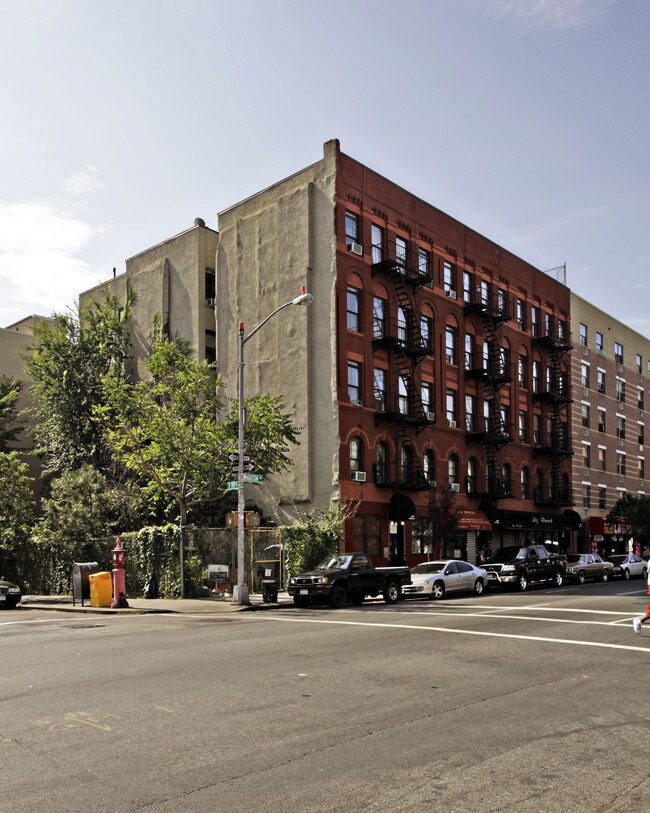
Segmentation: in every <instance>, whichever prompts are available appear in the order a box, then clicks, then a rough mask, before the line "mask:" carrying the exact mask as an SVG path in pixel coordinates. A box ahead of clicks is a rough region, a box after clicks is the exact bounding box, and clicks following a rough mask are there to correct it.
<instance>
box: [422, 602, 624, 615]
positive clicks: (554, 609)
mask: <svg viewBox="0 0 650 813" xmlns="http://www.w3.org/2000/svg"><path fill="white" fill-rule="evenodd" d="M438 607H446V608H449V607H450V605H449V604H437V605H436V606H434V607H431V609H430V610H428V611H427V612H424V611H423V610H409V613H410V614H411V615H417V614H418V613H420V614H422V615H429V614H430V613H435V612H437V611H438V610H437V608H438ZM457 607H458V609H459V610H473V609H474V608H476V609H481V610H486V611H488V612H493V613H500V612H503V611H504V610H509V611H511V612H512V611H513V610H514V611H516V612H524V611H526V610H543V611H544V612H545V613H585V614H591V615H624V616H628V617H629V615H630V614H629V613H623V612H620V610H579V609H575V608H574V609H571V608H569V607H549V606H547V605H546V604H531V605H526V606H524V607H517V606H512V607H510V606H507V607H493V606H491V605H489V604H458V605H457ZM477 615H478V613H477ZM481 615H482V614H481Z"/></svg>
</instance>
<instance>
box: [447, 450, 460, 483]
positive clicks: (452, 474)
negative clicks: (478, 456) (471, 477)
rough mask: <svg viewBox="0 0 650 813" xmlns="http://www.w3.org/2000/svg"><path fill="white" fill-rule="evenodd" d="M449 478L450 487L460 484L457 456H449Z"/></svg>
mask: <svg viewBox="0 0 650 813" xmlns="http://www.w3.org/2000/svg"><path fill="white" fill-rule="evenodd" d="M447 476H448V479H449V485H453V484H454V483H458V457H457V456H456V455H455V454H450V455H449V460H448V461H447Z"/></svg>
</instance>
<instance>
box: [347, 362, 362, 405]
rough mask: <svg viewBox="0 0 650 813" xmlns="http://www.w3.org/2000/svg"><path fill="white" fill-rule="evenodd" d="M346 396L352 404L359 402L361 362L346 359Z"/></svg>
mask: <svg viewBox="0 0 650 813" xmlns="http://www.w3.org/2000/svg"><path fill="white" fill-rule="evenodd" d="M348 398H349V399H350V402H351V403H353V404H357V403H361V363H360V362H358V361H348Z"/></svg>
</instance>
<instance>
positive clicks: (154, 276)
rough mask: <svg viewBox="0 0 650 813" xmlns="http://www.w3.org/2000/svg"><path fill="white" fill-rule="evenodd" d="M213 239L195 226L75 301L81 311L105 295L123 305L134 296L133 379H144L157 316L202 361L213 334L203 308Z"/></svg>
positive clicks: (215, 238) (209, 231) (211, 320)
mask: <svg viewBox="0 0 650 813" xmlns="http://www.w3.org/2000/svg"><path fill="white" fill-rule="evenodd" d="M218 242H219V235H218V233H217V232H216V231H214V230H213V229H210V228H207V227H206V226H204V225H199V224H195V225H194V226H192V228H190V229H188V230H187V231H184V232H182V233H181V234H178V235H176V236H175V237H172V238H170V239H169V240H165V241H164V242H162V243H159V244H158V245H156V246H153V247H152V248H149V249H147V250H146V251H142V252H140V253H139V254H136V255H135V256H134V257H131V258H130V259H128V260H127V261H126V272H125V273H124V274H120V275H119V276H117V277H114V278H112V279H109V280H107V281H106V282H105V283H102V284H100V285H97V286H95V287H94V288H91V289H90V290H88V291H84V293H82V294H81V295H80V298H79V301H80V305H81V306H82V307H83V306H84V305H85V303H87V302H88V301H89V300H90V299H93V298H94V299H97V300H99V299H101V296H102V291H103V290H106V291H107V292H108V293H110V294H111V295H112V296H115V297H116V298H117V299H118V301H120V302H124V301H126V296H127V292H128V291H129V290H134V291H135V293H136V297H137V299H136V304H135V307H134V316H133V320H132V334H131V339H132V343H133V357H134V363H135V367H136V371H137V375H138V376H139V377H141V376H143V375H144V365H143V361H144V359H145V358H146V356H147V353H148V347H149V337H150V335H151V331H152V327H153V323H154V318H155V316H156V315H159V316H160V317H161V318H162V320H163V323H166V324H167V326H168V328H169V332H170V335H172V336H174V335H178V336H180V337H182V338H183V339H185V340H186V341H188V342H189V343H190V345H191V346H192V348H193V349H194V350H195V351H196V354H197V357H198V358H199V359H203V358H205V346H206V330H211V331H214V308H212V307H207V306H206V303H205V272H206V269H212V270H214V267H215V258H216V252H217V245H218Z"/></svg>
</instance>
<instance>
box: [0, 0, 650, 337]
mask: <svg viewBox="0 0 650 813" xmlns="http://www.w3.org/2000/svg"><path fill="white" fill-rule="evenodd" d="M649 30H650V3H649V2H647V0H401V2H397V3H396V2H393V1H392V0H328V1H327V2H323V1H322V0H321V2H314V1H313V0H92V1H91V0H30V1H29V2H25V0H0V326H4V327H7V326H9V325H11V324H12V323H13V322H16V321H18V320H20V319H22V318H24V317H25V316H28V315H31V314H41V315H50V314H52V313H53V312H58V313H62V312H68V311H69V309H73V308H74V306H75V301H76V298H77V295H78V294H79V293H80V292H82V291H84V290H87V289H88V288H91V287H93V286H94V285H96V284H98V283H100V282H102V281H104V280H106V279H108V278H110V277H111V276H112V271H113V268H116V269H117V273H122V272H123V271H124V269H125V261H126V260H127V259H128V258H129V257H132V256H134V255H135V254H138V253H139V252H141V251H143V250H144V249H146V248H149V247H150V246H153V245H156V244H157V243H159V242H161V241H163V240H165V239H167V238H169V237H171V236H173V235H175V234H178V233H179V232H181V231H184V230H185V229H187V228H189V227H190V226H192V224H193V222H194V219H195V218H196V217H201V218H203V219H204V220H205V222H206V224H207V225H208V226H211V227H212V228H216V227H217V213H218V212H219V211H222V210H224V209H226V208H228V207H229V206H231V205H233V204H234V203H237V202H238V201H240V200H242V199H244V198H246V197H248V196H249V195H251V194H254V193H255V192H257V191H259V190H261V189H264V188H265V187H267V186H269V185H271V184H273V183H275V182H277V181H279V180H281V179H283V178H285V177H287V176H288V175H291V174H292V173H294V172H296V171H298V170H300V169H302V168H303V167H305V166H308V165H309V164H312V163H314V162H315V161H318V160H319V159H320V158H321V157H322V154H323V143H324V142H325V141H328V140H329V139H331V138H338V139H339V140H340V142H341V149H342V150H343V152H345V153H346V154H348V155H350V156H351V157H353V158H355V159H357V160H359V161H361V162H362V163H364V164H366V165H367V166H369V167H371V168H372V169H374V170H376V171H377V172H379V173H381V174H382V175H384V176H386V177H387V178H389V179H390V180H391V181H394V182H396V183H398V184H400V185H401V186H403V187H405V188H406V189H408V190H409V191H411V192H413V193H415V194H416V195H418V196H419V197H421V198H422V199H424V200H426V201H427V202H429V203H431V204H433V205H434V206H436V207H438V208H439V209H441V210H443V211H445V212H447V213H448V214H450V215H452V216H453V217H455V218H457V219H458V220H460V221H462V222H463V223H465V224H467V225H468V226H470V227H471V228H473V229H475V230H477V231H479V232H481V233H482V234H484V235H486V236H487V237H489V238H490V239H492V240H494V241H495V242H497V243H499V244H500V245H502V246H504V247H505V248H507V249H509V250H510V251H512V252H514V253H515V254H517V255H519V256H520V257H522V258H523V259H525V260H527V261H528V262H530V263H532V264H533V265H535V266H536V267H537V268H540V269H542V270H549V269H552V268H555V267H557V266H560V265H562V264H564V263H566V269H567V277H566V281H567V284H568V285H569V287H570V288H571V289H572V290H573V291H575V292H576V293H577V294H578V295H579V296H581V297H583V298H584V299H587V300H588V301H589V302H591V303H593V304H594V305H596V306H597V307H599V308H601V309H602V310H604V311H606V312H608V313H610V314H611V315H612V316H614V317H615V318H617V319H619V320H621V321H622V322H625V323H626V324H627V325H628V326H629V327H631V328H632V329H634V330H637V331H638V332H639V333H641V334H643V335H644V336H646V337H648V338H650V307H649V306H650V274H649V273H648V272H649V271H650V251H649V249H648V230H649V227H650V204H649V198H650V160H648V155H647V149H648V144H649V143H650V139H649V136H650V132H649V131H650V126H649V124H650V104H649V102H650V92H649V91H650V48H648V31H649Z"/></svg>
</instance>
